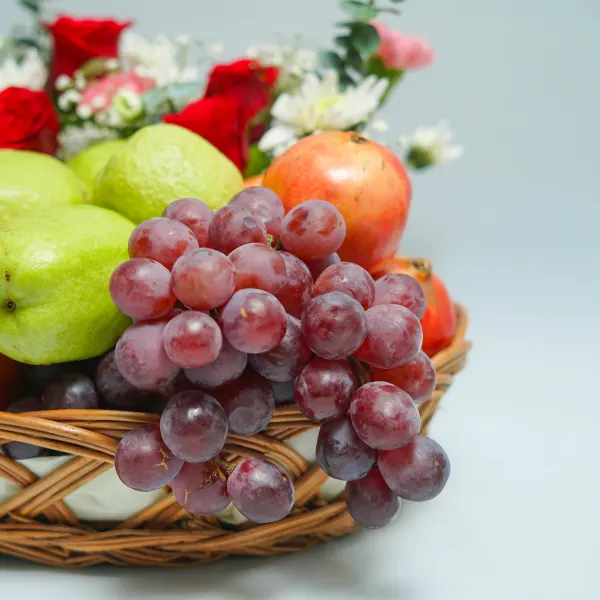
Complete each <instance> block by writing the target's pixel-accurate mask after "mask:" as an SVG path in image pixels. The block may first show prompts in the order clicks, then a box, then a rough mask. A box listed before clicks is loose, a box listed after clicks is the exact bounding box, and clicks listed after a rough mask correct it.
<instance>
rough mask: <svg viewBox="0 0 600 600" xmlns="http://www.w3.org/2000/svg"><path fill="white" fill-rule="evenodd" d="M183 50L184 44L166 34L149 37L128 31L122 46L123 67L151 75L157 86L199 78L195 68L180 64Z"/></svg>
mask: <svg viewBox="0 0 600 600" xmlns="http://www.w3.org/2000/svg"><path fill="white" fill-rule="evenodd" d="M180 50H181V45H178V44H177V43H175V42H174V41H172V40H170V39H169V38H168V37H167V36H166V35H164V34H160V35H157V36H156V37H155V38H154V39H153V40H150V39H147V38H145V37H143V36H141V35H139V34H137V33H134V32H132V31H128V32H127V33H126V34H125V35H124V36H123V43H122V45H121V59H122V66H123V70H124V71H131V70H133V71H135V72H136V73H137V74H138V75H141V76H142V77H152V78H153V79H154V80H156V83H157V85H158V87H163V86H166V85H170V84H172V83H182V82H187V81H198V79H199V77H200V74H199V71H198V69H197V68H196V67H192V66H190V65H188V64H180V60H179V58H180ZM184 62H185V61H184Z"/></svg>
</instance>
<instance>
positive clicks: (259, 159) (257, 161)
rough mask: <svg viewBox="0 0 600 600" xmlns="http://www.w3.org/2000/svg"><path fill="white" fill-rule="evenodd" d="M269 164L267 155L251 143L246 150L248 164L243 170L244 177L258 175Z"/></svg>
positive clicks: (269, 160)
mask: <svg viewBox="0 0 600 600" xmlns="http://www.w3.org/2000/svg"><path fill="white" fill-rule="evenodd" d="M270 164H271V159H270V158H269V155H268V154H266V153H265V152H263V151H262V150H261V149H260V148H259V147H258V146H257V145H256V144H252V146H250V148H249V151H248V164H247V165H246V169H245V170H244V177H245V178H246V179H247V178H248V177H254V175H260V174H261V173H262V172H263V171H265V170H266V168H267V167H268V166H269V165H270Z"/></svg>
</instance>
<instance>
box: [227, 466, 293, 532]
mask: <svg viewBox="0 0 600 600" xmlns="http://www.w3.org/2000/svg"><path fill="white" fill-rule="evenodd" d="M227 491H228V493H229V497H230V498H231V501H232V502H233V503H234V505H235V506H236V508H237V509H238V510H239V511H240V512H241V513H242V514H243V515H244V516H245V517H246V518H247V519H250V520H251V521H254V522H255V523H272V522H273V521H280V520H281V519H283V518H284V517H286V516H287V515H288V514H289V513H290V511H291V510H292V507H293V506H294V499H295V490H294V484H293V483H292V480H291V479H290V477H289V475H288V474H287V473H285V472H284V471H283V470H281V469H280V468H279V467H277V466H275V465H274V464H273V463H270V462H268V461H266V460H263V459H262V458H244V459H242V460H241V461H240V462H239V463H238V464H237V466H236V467H235V469H234V470H233V472H232V473H231V475H230V476H229V478H228V479H227Z"/></svg>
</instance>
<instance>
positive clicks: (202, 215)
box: [163, 198, 213, 248]
mask: <svg viewBox="0 0 600 600" xmlns="http://www.w3.org/2000/svg"><path fill="white" fill-rule="evenodd" d="M163 217H166V218H167V219H173V220H174V221H179V222H180V223H183V224H184V225H186V226H187V227H189V228H190V229H191V230H192V232H193V233H194V235H195V236H196V239H197V240H198V245H199V246H200V247H201V248H205V247H207V246H209V245H210V236H209V235H208V228H209V226H210V222H211V221H212V217H213V212H212V210H211V209H210V208H209V207H208V206H207V205H206V204H204V202H201V201H200V200H198V199H197V198H181V199H179V200H175V202H172V203H171V204H169V206H167V208H166V209H165V212H164V213H163Z"/></svg>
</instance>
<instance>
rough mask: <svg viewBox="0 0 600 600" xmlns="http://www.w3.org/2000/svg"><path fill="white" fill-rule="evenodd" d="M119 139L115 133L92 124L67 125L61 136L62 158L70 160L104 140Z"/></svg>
mask: <svg viewBox="0 0 600 600" xmlns="http://www.w3.org/2000/svg"><path fill="white" fill-rule="evenodd" d="M117 137H119V136H118V135H117V134H116V132H115V131H113V130H111V129H106V128H104V127H98V126H97V125H94V124H92V123H84V124H83V125H67V127H65V128H64V129H63V130H62V131H61V132H60V133H59V134H58V142H59V144H60V156H61V158H63V159H68V158H70V157H71V156H75V154H78V153H79V152H81V151H82V150H85V149H86V148H87V147H88V146H91V145H92V144H95V143H96V142H100V141H102V140H113V139H116V138H117Z"/></svg>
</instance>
